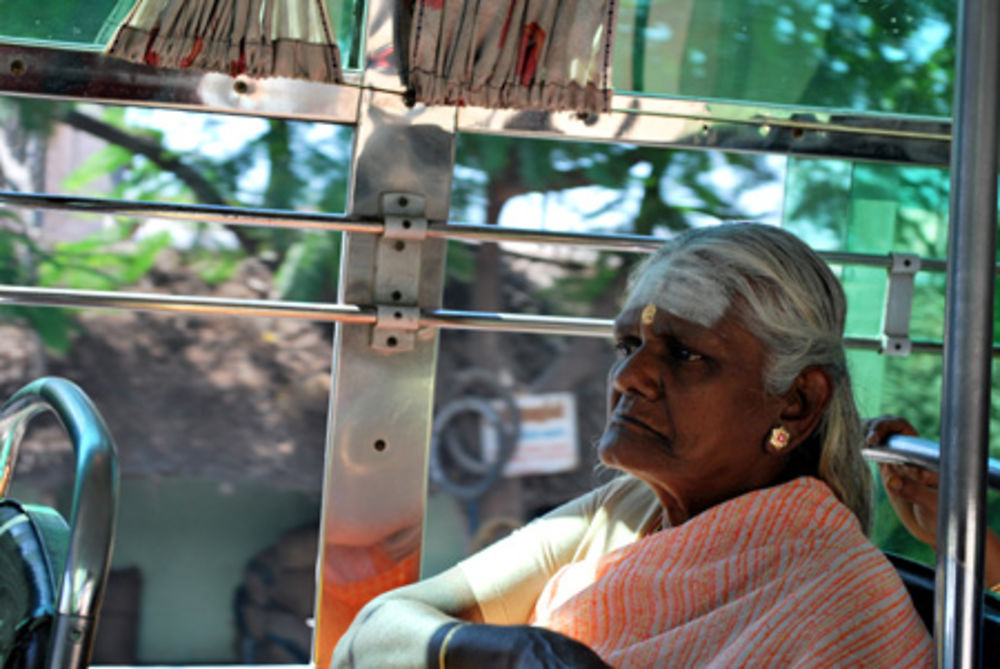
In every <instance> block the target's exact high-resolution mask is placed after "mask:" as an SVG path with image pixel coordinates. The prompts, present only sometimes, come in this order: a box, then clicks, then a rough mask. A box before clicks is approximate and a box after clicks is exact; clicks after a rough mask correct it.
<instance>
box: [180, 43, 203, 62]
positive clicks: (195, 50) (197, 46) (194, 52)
mask: <svg viewBox="0 0 1000 669" xmlns="http://www.w3.org/2000/svg"><path fill="white" fill-rule="evenodd" d="M204 48H205V40H204V39H203V38H201V37H196V38H195V40H194V45H193V46H192V47H191V51H190V52H189V53H188V55H186V56H184V58H183V59H182V60H181V62H180V63H179V66H180V67H191V64H192V63H194V59H195V58H197V57H198V54H200V53H201V50H202V49H204Z"/></svg>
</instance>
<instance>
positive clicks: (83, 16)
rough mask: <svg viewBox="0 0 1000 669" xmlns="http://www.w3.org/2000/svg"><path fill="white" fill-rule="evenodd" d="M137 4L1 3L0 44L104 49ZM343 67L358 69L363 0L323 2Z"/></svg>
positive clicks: (105, 0) (128, 0)
mask: <svg viewBox="0 0 1000 669" xmlns="http://www.w3.org/2000/svg"><path fill="white" fill-rule="evenodd" d="M136 2H138V0H91V1H90V2H86V3H81V2H77V1H76V0H45V2H34V1H32V0H3V3H0V40H3V39H4V38H14V39H19V40H29V41H38V42H63V43H70V44H73V45H74V46H75V47H77V48H79V47H96V48H103V47H104V45H105V44H106V43H107V42H108V40H110V39H111V37H112V35H114V32H115V30H116V29H117V27H118V25H119V24H120V23H121V22H122V21H123V20H124V18H125V16H126V15H127V14H128V12H129V10H130V9H131V8H132V6H133V5H135V4H136ZM326 5H327V8H328V9H329V11H330V20H331V22H332V23H333V30H334V33H335V34H336V37H337V42H338V44H339V46H340V51H341V57H342V59H343V63H344V66H345V67H348V68H356V67H357V57H358V56H357V51H358V44H359V41H360V38H359V36H358V33H359V31H358V28H357V26H358V25H359V24H358V17H359V16H360V15H361V13H362V10H363V2H362V0H326Z"/></svg>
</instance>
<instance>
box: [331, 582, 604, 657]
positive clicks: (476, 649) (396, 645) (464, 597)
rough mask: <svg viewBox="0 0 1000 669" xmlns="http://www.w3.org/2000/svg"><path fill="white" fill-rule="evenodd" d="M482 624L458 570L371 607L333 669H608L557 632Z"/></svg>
mask: <svg viewBox="0 0 1000 669" xmlns="http://www.w3.org/2000/svg"><path fill="white" fill-rule="evenodd" d="M481 619H482V616H481V613H480V611H479V606H478V604H477V603H476V599H475V597H474V596H473V594H472V589H471V588H470V587H469V584H468V582H467V581H466V579H465V576H464V574H463V573H462V571H461V570H460V569H459V568H458V567H453V568H451V569H449V570H448V571H446V572H444V573H442V574H441V575H439V576H435V577H433V578H430V579H427V580H426V581H421V582H419V583H415V584H413V585H408V586H404V587H402V588H399V589H397V590H393V591H391V592H388V593H385V594H384V595H381V596H379V597H376V598H375V599H373V600H372V601H371V602H369V603H368V604H366V605H365V606H364V607H363V608H362V609H361V611H360V613H358V616H357V618H355V619H354V622H353V623H352V624H351V626H350V628H348V630H347V632H346V633H345V634H344V636H343V637H342V638H341V639H340V642H339V643H338V644H337V647H336V649H335V650H334V653H333V662H332V663H331V666H332V667H335V668H341V667H385V666H392V667H424V666H427V667H440V668H441V669H443V668H444V667H445V666H447V667H448V668H449V669H461V668H462V667H468V668H470V669H471V668H475V667H485V666H544V667H567V668H568V667H606V666H607V665H606V664H605V663H604V662H603V661H602V660H601V658H600V657H599V656H598V655H597V654H596V653H594V651H592V650H590V649H589V648H587V647H586V646H585V645H583V644H581V643H579V642H577V641H574V640H573V639H570V638H569V637H566V636H563V635H561V634H558V633H556V632H552V631H549V630H546V629H543V628H539V627H531V626H529V625H486V624H476V623H479V622H480V621H481ZM445 644H446V645H445Z"/></svg>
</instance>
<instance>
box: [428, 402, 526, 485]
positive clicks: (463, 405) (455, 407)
mask: <svg viewBox="0 0 1000 669" xmlns="http://www.w3.org/2000/svg"><path fill="white" fill-rule="evenodd" d="M465 413H477V414H479V415H481V416H482V417H483V418H485V419H486V421H487V422H489V423H490V424H491V425H492V426H493V429H494V430H495V431H496V434H497V439H498V441H499V444H500V448H499V449H498V451H497V456H496V458H495V459H494V460H493V461H492V462H486V461H485V460H476V459H475V458H474V456H472V455H471V454H470V453H469V452H468V451H467V450H466V449H465V447H464V445H462V444H461V443H460V442H459V441H458V440H457V438H454V439H451V438H448V439H447V440H446V439H445V438H443V435H444V434H446V429H447V426H448V424H449V423H450V422H451V421H452V420H454V419H455V418H456V417H457V416H460V415H462V414H465ZM446 441H447V443H449V445H450V446H451V447H450V448H449V449H448V452H449V455H451V456H452V459H453V460H454V461H455V464H457V465H458V466H459V468H460V469H463V470H465V471H466V472H468V473H471V474H475V475H478V478H474V479H472V481H471V482H469V483H464V482H461V481H457V480H455V479H453V478H451V477H449V476H448V474H447V473H446V472H445V468H444V463H443V462H442V460H443V457H442V456H443V453H442V451H443V450H444V448H443V447H442V444H443V443H445V442H446ZM456 445H457V447H456ZM516 445H517V442H516V441H515V440H512V439H510V435H509V432H508V431H506V430H504V429H503V419H502V418H501V417H500V414H499V413H498V412H497V411H496V410H495V409H494V408H493V407H491V406H490V405H489V403H488V402H487V401H486V400H484V399H481V398H478V397H459V398H457V399H454V400H452V401H451V402H449V403H448V404H446V405H445V406H444V407H443V408H442V409H441V410H440V411H439V412H438V415H437V416H435V418H434V424H433V427H432V429H431V449H430V458H429V462H428V471H429V474H430V477H431V480H432V481H434V482H435V483H436V484H438V485H439V486H441V488H443V489H444V490H445V491H446V492H448V493H449V494H451V495H453V496H454V497H457V498H458V499H461V500H465V501H469V500H473V499H476V498H477V497H480V496H482V494H483V493H485V492H486V491H487V490H489V489H490V487H491V486H492V485H493V483H494V482H495V481H496V480H497V479H498V478H499V477H500V473H501V472H502V471H503V468H504V465H506V464H507V461H508V460H509V459H510V456H511V455H512V454H513V452H514V448H515V447H516ZM459 454H461V455H459ZM470 460H471V461H474V464H473V465H472V466H471V467H469V466H467V464H468V462H469V461H470Z"/></svg>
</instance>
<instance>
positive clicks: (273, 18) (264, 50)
mask: <svg viewBox="0 0 1000 669" xmlns="http://www.w3.org/2000/svg"><path fill="white" fill-rule="evenodd" d="M106 50H107V52H108V53H109V54H110V55H112V56H117V57H120V58H124V59H126V60H129V61H132V62H135V63H146V64H148V65H154V66H158V67H170V68H181V69H184V68H192V69H197V70H206V71H210V72H222V73H224V74H228V75H230V76H237V75H241V74H245V75H247V76H250V77H254V78H265V77H289V78H294V79H307V80H310V81H320V82H330V83H337V82H340V81H341V69H340V50H339V49H338V48H337V42H336V40H335V39H334V33H333V29H332V27H331V25H330V17H329V14H328V12H327V9H326V5H325V4H324V0H138V1H137V2H136V3H135V5H134V6H133V7H132V10H131V11H130V12H129V13H128V16H127V17H126V19H125V21H124V22H123V23H122V25H121V27H119V28H118V30H117V32H116V33H115V35H114V37H113V38H112V39H111V41H110V42H109V44H108V46H107V49H106Z"/></svg>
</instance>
